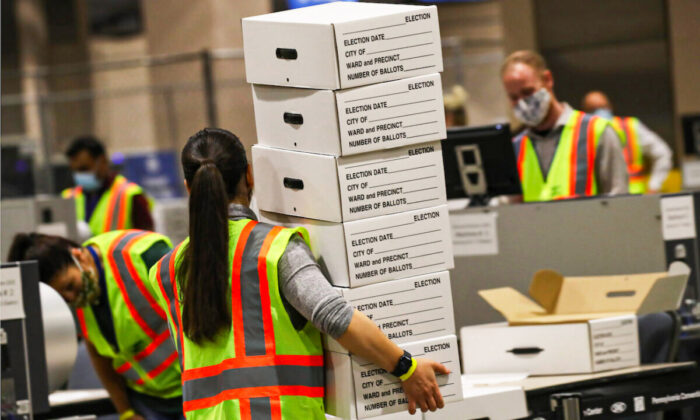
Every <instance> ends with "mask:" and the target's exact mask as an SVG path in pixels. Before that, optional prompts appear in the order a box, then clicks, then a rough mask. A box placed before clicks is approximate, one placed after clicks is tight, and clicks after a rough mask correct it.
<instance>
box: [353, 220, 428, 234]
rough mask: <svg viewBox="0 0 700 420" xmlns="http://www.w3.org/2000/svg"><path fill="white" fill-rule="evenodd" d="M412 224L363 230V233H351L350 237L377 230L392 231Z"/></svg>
mask: <svg viewBox="0 0 700 420" xmlns="http://www.w3.org/2000/svg"><path fill="white" fill-rule="evenodd" d="M413 223H414V222H410V223H403V224H401V225H394V226H387V227H382V228H378V229H372V230H365V231H363V232H355V233H351V234H350V236H355V235H362V234H363V233H370V232H376V231H378V230H384V229H393V228H395V227H401V226H408V225H412V224H413Z"/></svg>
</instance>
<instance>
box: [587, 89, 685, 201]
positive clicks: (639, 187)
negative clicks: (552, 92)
mask: <svg viewBox="0 0 700 420" xmlns="http://www.w3.org/2000/svg"><path fill="white" fill-rule="evenodd" d="M581 108H583V110H584V111H585V112H589V113H591V114H593V115H598V116H600V117H603V118H606V119H608V120H610V121H612V125H613V128H615V130H617V132H618V135H619V136H620V138H621V139H622V148H623V151H624V155H625V160H626V161H627V171H628V172H629V178H630V193H632V194H644V193H645V192H650V193H655V192H658V191H659V190H661V185H662V184H663V182H664V181H665V180H666V177H667V176H668V172H669V171H670V170H671V167H672V166H673V152H671V148H670V147H668V144H666V142H665V141H663V139H662V138H661V137H659V135H658V134H656V133H654V132H653V131H651V130H650V129H649V128H648V127H647V126H646V125H644V124H643V123H642V122H641V121H639V118H635V117H617V116H614V115H613V107H612V104H611V103H610V100H609V99H608V97H607V95H605V94H604V93H603V92H600V91H595V90H594V91H591V92H588V93H587V94H586V96H584V98H583V101H582V102H581ZM645 162H648V163H649V168H645V165H644V164H645ZM646 174H649V180H648V181H647V180H646V179H645V175H646Z"/></svg>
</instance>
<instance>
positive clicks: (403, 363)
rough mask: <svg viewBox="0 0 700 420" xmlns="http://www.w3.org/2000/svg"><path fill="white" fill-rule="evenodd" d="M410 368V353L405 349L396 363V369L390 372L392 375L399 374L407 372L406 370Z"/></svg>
mask: <svg viewBox="0 0 700 420" xmlns="http://www.w3.org/2000/svg"><path fill="white" fill-rule="evenodd" d="M410 368H411V354H410V353H409V352H407V351H404V353H403V355H402V356H401V358H400V359H399V362H398V363H397V364H396V369H394V371H393V372H391V373H392V374H393V375H394V376H401V375H403V374H404V373H406V372H408V370H409V369H410Z"/></svg>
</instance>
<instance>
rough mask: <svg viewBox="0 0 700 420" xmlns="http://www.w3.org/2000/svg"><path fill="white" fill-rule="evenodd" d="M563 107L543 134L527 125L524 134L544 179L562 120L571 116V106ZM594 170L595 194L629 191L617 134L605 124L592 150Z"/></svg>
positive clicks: (560, 129) (552, 157) (559, 132)
mask: <svg viewBox="0 0 700 420" xmlns="http://www.w3.org/2000/svg"><path fill="white" fill-rule="evenodd" d="M563 105H564V110H563V112H562V113H561V115H560V116H559V119H557V122H556V123H555V124H554V127H552V129H551V130H549V131H548V132H547V133H538V132H536V131H534V130H532V129H530V128H528V129H527V131H526V134H527V136H528V137H529V138H530V140H531V141H532V144H533V146H534V147H535V152H536V153H537V158H538V160H539V162H540V168H542V176H544V177H545V178H546V177H547V174H548V173H549V168H550V166H551V165H552V160H554V153H555V152H556V150H557V146H558V145H559V138H560V137H561V132H562V131H563V130H564V126H565V125H566V122H567V121H568V120H569V117H571V113H572V112H573V108H571V106H569V104H566V103H564V104H563ZM595 172H596V180H597V183H598V185H597V187H598V194H611V195H614V194H627V193H628V192H629V175H628V173H627V164H626V163H625V157H624V155H623V154H622V148H621V146H620V137H619V136H618V135H617V133H616V132H615V130H614V129H613V128H612V127H611V126H608V127H606V128H605V130H604V131H603V133H602V134H601V136H600V141H599V143H598V149H597V150H596V159H595Z"/></svg>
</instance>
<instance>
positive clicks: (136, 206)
mask: <svg viewBox="0 0 700 420" xmlns="http://www.w3.org/2000/svg"><path fill="white" fill-rule="evenodd" d="M66 157H68V160H69V164H70V168H71V170H72V171H73V180H74V182H75V185H76V186H75V187H74V188H69V189H67V190H65V191H63V193H62V194H61V195H62V196H63V197H64V198H70V197H73V198H74V199H75V211H76V217H77V219H78V224H79V225H80V224H83V225H84V224H85V223H87V225H88V226H89V234H88V235H83V236H84V237H86V238H87V237H91V236H95V235H99V234H100V233H104V232H109V231H112V230H117V229H132V228H134V229H144V230H153V218H152V217H151V213H150V205H149V202H148V199H147V198H146V196H145V195H144V192H143V189H142V188H141V187H140V186H138V185H136V184H134V183H133V182H129V181H128V180H127V179H126V178H124V177H123V176H121V175H118V174H116V173H113V172H112V171H111V170H110V168H109V161H108V159H107V154H106V152H105V148H104V146H103V145H102V143H101V142H100V141H99V140H97V139H96V138H95V137H93V136H84V137H79V138H77V139H75V140H74V141H73V143H72V144H71V145H70V147H69V148H68V150H67V151H66Z"/></svg>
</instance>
